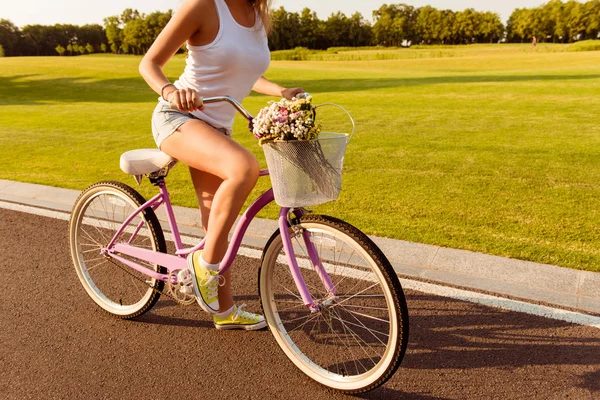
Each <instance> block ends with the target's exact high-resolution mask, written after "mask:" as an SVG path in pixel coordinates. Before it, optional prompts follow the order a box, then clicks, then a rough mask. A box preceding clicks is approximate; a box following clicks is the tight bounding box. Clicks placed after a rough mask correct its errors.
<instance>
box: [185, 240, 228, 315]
mask: <svg viewBox="0 0 600 400" xmlns="http://www.w3.org/2000/svg"><path fill="white" fill-rule="evenodd" d="M201 254H202V252H201V251H195V252H193V253H192V254H190V255H188V257H187V267H188V270H189V271H190V274H191V275H192V287H193V288H194V294H195V295H196V300H197V301H198V304H199V305H200V307H202V309H203V310H204V311H206V312H208V313H211V314H216V313H218V312H219V285H220V286H222V285H224V284H225V278H224V277H223V276H221V275H219V272H218V271H211V270H208V269H206V268H203V267H202V265H200V256H201Z"/></svg>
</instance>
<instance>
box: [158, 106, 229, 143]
mask: <svg viewBox="0 0 600 400" xmlns="http://www.w3.org/2000/svg"><path fill="white" fill-rule="evenodd" d="M193 120H196V121H202V120H201V119H199V118H197V117H195V116H193V115H192V114H190V113H187V112H184V111H179V110H172V109H171V107H170V105H169V104H168V103H164V102H161V101H159V102H158V105H157V106H156V108H155V109H154V112H153V113H152V135H153V136H154V141H155V142H156V145H157V146H158V148H159V149H160V145H161V144H162V142H163V141H164V140H165V139H166V138H168V137H169V136H171V135H172V134H173V133H174V132H175V131H176V130H177V129H178V128H179V127H180V126H181V125H183V124H185V123H186V122H188V121H193ZM202 122H204V123H205V124H207V125H209V126H211V127H213V128H214V129H216V130H218V131H219V132H221V133H223V134H224V135H227V136H231V135H230V134H229V132H228V131H227V129H225V128H216V127H214V126H212V125H210V124H208V123H207V122H206V121H202Z"/></svg>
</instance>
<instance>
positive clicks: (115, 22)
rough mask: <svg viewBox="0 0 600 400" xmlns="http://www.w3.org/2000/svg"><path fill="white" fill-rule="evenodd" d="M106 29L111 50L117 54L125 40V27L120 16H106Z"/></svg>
mask: <svg viewBox="0 0 600 400" xmlns="http://www.w3.org/2000/svg"><path fill="white" fill-rule="evenodd" d="M104 31H105V34H106V39H107V40H108V43H109V44H110V49H111V51H112V52H113V53H115V54H116V53H118V52H119V49H120V48H121V43H122V41H123V29H122V25H121V20H120V19H119V17H118V16H116V15H113V16H111V17H106V18H104Z"/></svg>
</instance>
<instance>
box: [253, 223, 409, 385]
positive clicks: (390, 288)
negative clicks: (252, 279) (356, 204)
mask: <svg viewBox="0 0 600 400" xmlns="http://www.w3.org/2000/svg"><path fill="white" fill-rule="evenodd" d="M289 232H290V236H291V238H292V243H293V248H294V253H295V258H296V260H297V262H298V265H299V266H300V268H301V272H302V275H303V277H304V280H305V282H306V286H307V287H308V289H309V291H310V293H311V296H312V298H313V300H314V302H315V304H318V305H319V309H318V311H316V312H311V311H310V310H309V309H308V308H307V307H306V306H305V305H304V303H303V301H302V299H301V297H300V292H299V290H298V288H297V287H296V284H295V283H294V280H293V278H292V276H291V273H290V268H289V266H288V262H287V258H286V254H285V251H284V249H283V243H282V238H281V235H280V233H279V231H277V232H275V233H274V234H273V236H272V237H271V239H270V240H269V242H268V243H267V245H266V247H265V250H264V252H263V257H262V263H261V267H260V270H259V293H260V298H261V304H262V307H263V311H264V313H265V318H266V320H267V323H268V325H269V328H270V330H271V332H272V333H273V335H274V336H275V339H276V340H277V343H278V344H279V346H280V347H281V348H282V350H283V351H284V352H285V354H286V355H287V356H288V357H289V358H290V360H291V361H292V362H293V363H294V364H295V365H296V366H297V367H298V368H300V370H302V371H303V372H304V373H305V374H307V375H308V376H309V377H311V378H312V379H314V380H316V381H317V382H319V383H321V384H323V385H325V386H328V387H330V388H333V389H336V390H339V391H342V392H346V393H362V392H366V391H369V390H372V389H375V388H376V387H378V386H380V385H382V384H383V383H384V382H386V381H387V380H388V379H389V378H390V377H391V376H392V375H393V374H394V372H395V371H396V370H397V369H398V367H399V365H400V363H401V361H402V358H403V356H404V353H405V351H406V346H407V343H408V309H407V306H406V300H405V298H404V293H403V291H402V287H401V286H400V282H399V281H398V277H397V275H396V273H395V272H394V270H393V268H392V266H391V265H390V263H389V261H388V260H387V258H386V257H385V256H384V255H383V253H382V252H381V250H379V248H378V247H377V246H376V245H375V244H374V243H373V242H372V241H371V240H370V239H369V238H368V237H367V236H366V235H365V234H364V233H362V232H361V231H359V230H358V229H356V228H355V227H353V226H352V225H350V224H348V223H346V222H343V221H340V220H338V219H335V218H332V217H328V216H322V215H306V216H303V217H301V218H299V219H298V220H296V221H295V222H294V224H293V225H292V226H291V227H290V231H289ZM306 233H307V234H308V235H307V234H306ZM307 238H308V246H311V247H314V250H316V253H317V254H318V256H319V259H320V262H321V263H322V265H323V267H324V268H325V270H326V271H327V273H328V275H329V277H330V278H331V282H332V283H333V285H334V288H335V293H333V294H332V293H329V292H328V291H327V289H326V288H325V287H324V285H323V283H322V280H321V278H320V277H319V275H318V274H317V272H316V271H315V268H314V267H313V266H312V262H311V259H310V257H309V256H308V255H309V254H310V252H309V249H308V247H307V243H306V239H307Z"/></svg>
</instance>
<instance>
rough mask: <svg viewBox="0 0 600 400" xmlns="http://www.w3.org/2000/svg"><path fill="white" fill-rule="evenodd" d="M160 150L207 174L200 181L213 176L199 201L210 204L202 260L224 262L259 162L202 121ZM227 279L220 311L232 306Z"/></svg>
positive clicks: (221, 290)
mask: <svg viewBox="0 0 600 400" xmlns="http://www.w3.org/2000/svg"><path fill="white" fill-rule="evenodd" d="M161 150H162V151H163V152H165V153H166V154H168V155H170V156H171V157H173V158H176V159H178V160H179V161H181V162H183V163H184V164H187V165H188V166H190V167H191V168H192V169H194V170H197V171H201V172H202V173H204V174H200V175H198V176H197V178H198V179H197V180H199V179H202V178H203V176H202V175H204V177H205V178H206V177H207V176H208V175H212V176H214V178H210V177H208V178H207V179H209V182H208V185H209V187H207V188H206V189H204V188H203V186H202V183H201V182H199V183H200V196H202V197H201V198H200V199H199V200H200V201H199V203H200V207H203V205H202V204H203V203H206V204H210V211H209V213H208V214H207V215H208V220H207V221H206V224H204V221H203V225H204V227H205V232H206V242H205V246H204V250H203V251H202V258H203V259H204V260H205V261H206V262H208V263H211V264H214V263H219V262H221V260H222V259H223V257H224V256H225V252H226V251H227V246H228V237H227V236H228V234H229V231H230V230H231V226H232V225H233V223H234V222H235V220H236V218H237V216H238V214H239V212H240V210H241V208H242V206H243V205H244V201H245V200H246V198H247V197H248V194H250V192H251V191H252V189H253V188H254V185H255V184H256V181H257V180H258V174H259V166H258V161H257V160H256V158H255V157H254V156H253V155H252V154H251V153H250V152H249V151H248V150H246V149H245V148H244V147H242V146H241V145H239V144H238V143H236V142H235V141H233V140H231V139H230V138H229V137H227V136H225V135H223V134H222V133H221V132H219V131H217V130H216V129H213V128H212V127H210V126H208V125H207V124H205V123H203V122H201V121H189V122H186V123H185V124H183V125H182V126H181V127H179V129H177V131H176V132H175V133H173V134H172V135H171V136H169V137H168V138H167V139H165V140H164V141H163V143H162V145H161ZM218 180H220V181H221V182H220V184H217V182H218ZM215 187H216V190H214V189H215ZM213 190H214V195H212V196H210V194H209V193H210V192H212V191H213ZM205 192H206V194H204V193H205ZM197 193H198V192H197ZM204 196H206V199H204V198H203V197H204ZM203 214H206V213H203ZM203 218H204V215H203ZM227 275H228V274H226V275H225V279H226V280H227V284H226V285H225V286H223V287H220V288H219V306H220V310H221V311H224V310H226V309H228V308H230V307H231V305H233V299H232V297H231V286H230V284H229V279H228V278H229V276H227ZM221 294H222V295H223V297H221ZM221 301H222V303H221Z"/></svg>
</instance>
